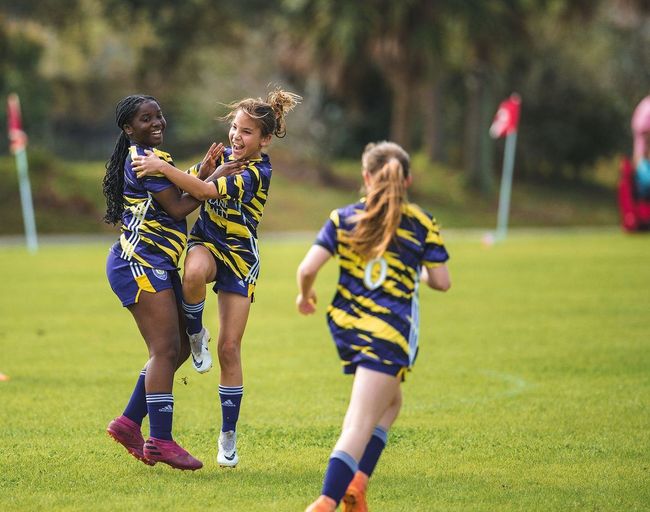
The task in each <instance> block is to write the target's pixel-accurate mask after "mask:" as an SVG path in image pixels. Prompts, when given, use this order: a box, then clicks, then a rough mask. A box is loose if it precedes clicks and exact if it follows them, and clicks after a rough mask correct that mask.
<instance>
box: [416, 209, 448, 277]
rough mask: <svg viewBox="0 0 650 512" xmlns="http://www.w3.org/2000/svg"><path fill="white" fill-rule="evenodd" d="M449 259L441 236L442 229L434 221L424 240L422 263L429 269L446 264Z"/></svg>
mask: <svg viewBox="0 0 650 512" xmlns="http://www.w3.org/2000/svg"><path fill="white" fill-rule="evenodd" d="M448 259H449V254H448V253H447V249H446V248H445V244H444V242H443V241H442V237H441V236H440V228H439V227H438V224H436V221H435V220H433V221H432V222H431V224H430V225H429V227H428V230H427V234H426V238H425V240H424V254H423V256H422V263H423V264H424V265H425V266H427V267H436V266H438V265H441V264H443V263H445V262H446V261H447V260H448Z"/></svg>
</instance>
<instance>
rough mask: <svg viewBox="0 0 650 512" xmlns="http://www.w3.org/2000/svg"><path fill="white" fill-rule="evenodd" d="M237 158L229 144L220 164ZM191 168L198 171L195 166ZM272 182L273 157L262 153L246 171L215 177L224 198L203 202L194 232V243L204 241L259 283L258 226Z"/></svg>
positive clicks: (240, 272) (239, 272) (242, 276)
mask: <svg viewBox="0 0 650 512" xmlns="http://www.w3.org/2000/svg"><path fill="white" fill-rule="evenodd" d="M231 160H233V157H232V149H231V148H230V147H227V148H226V150H225V151H224V154H223V155H222V156H221V159H220V161H219V165H220V164H222V163H224V162H225V161H231ZM190 172H196V166H195V168H193V169H191V170H190ZM270 184H271V161H270V160H269V157H268V155H266V154H264V153H262V157H261V158H259V159H255V160H251V161H250V163H249V165H248V167H247V168H246V169H245V170H244V172H243V173H242V174H237V175H233V176H227V177H221V178H218V179H217V180H216V181H215V185H216V187H217V190H218V192H219V194H221V195H223V196H225V197H224V198H223V199H210V200H208V201H205V202H204V203H203V204H202V205H201V211H200V213H199V218H198V219H197V221H196V223H195V224H194V227H193V228H192V231H191V233H190V245H191V244H192V243H200V244H202V245H204V246H205V247H207V248H208V249H209V250H210V252H211V253H212V254H213V255H214V256H215V258H217V260H219V261H220V262H222V263H223V264H225V265H226V266H227V267H228V268H229V269H230V270H231V271H232V272H233V273H234V274H235V275H236V276H237V277H238V278H239V279H241V280H242V281H244V282H246V283H249V284H255V282H256V280H257V277H258V275H259V265H260V263H259V251H258V248H257V226H258V224H259V222H260V220H261V219H262V214H263V212H264V205H265V204H266V200H267V198H268V193H269V186H270Z"/></svg>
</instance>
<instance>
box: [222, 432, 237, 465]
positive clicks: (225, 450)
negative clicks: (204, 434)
mask: <svg viewBox="0 0 650 512" xmlns="http://www.w3.org/2000/svg"><path fill="white" fill-rule="evenodd" d="M217 444H218V446H219V453H217V464H219V465H220V466H222V467H226V468H234V467H235V466H236V465H237V463H238V462H239V456H238V455H237V432H235V431H234V430H229V431H228V432H221V433H220V434H219V441H218V442H217Z"/></svg>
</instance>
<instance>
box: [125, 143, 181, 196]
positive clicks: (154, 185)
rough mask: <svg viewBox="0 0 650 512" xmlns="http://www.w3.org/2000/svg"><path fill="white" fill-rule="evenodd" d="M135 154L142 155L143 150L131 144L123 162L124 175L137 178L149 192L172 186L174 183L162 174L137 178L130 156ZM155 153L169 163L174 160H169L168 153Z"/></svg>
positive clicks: (172, 163) (160, 190)
mask: <svg viewBox="0 0 650 512" xmlns="http://www.w3.org/2000/svg"><path fill="white" fill-rule="evenodd" d="M134 154H136V155H144V154H145V153H144V150H143V149H142V148H140V147H138V146H131V148H130V151H129V157H128V158H127V159H126V161H125V163H124V170H125V176H126V177H129V176H130V177H131V179H137V181H138V182H139V183H140V184H141V186H142V188H144V189H145V190H146V191H147V192H151V193H154V194H155V193H156V192H162V191H163V190H165V189H168V188H169V187H171V186H173V185H174V184H173V183H172V182H171V181H169V180H168V179H167V178H166V177H165V176H164V175H162V174H158V175H156V176H145V177H144V178H137V177H136V173H135V171H134V170H133V160H132V157H133V156H134ZM156 154H157V155H158V156H159V157H160V158H163V159H164V160H165V161H167V162H169V163H170V164H171V165H174V162H173V161H172V160H171V157H170V156H169V154H168V153H163V152H162V151H160V152H157V151H156Z"/></svg>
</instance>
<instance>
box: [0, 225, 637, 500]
mask: <svg viewBox="0 0 650 512" xmlns="http://www.w3.org/2000/svg"><path fill="white" fill-rule="evenodd" d="M443 234H444V235H445V236H446V243H447V246H448V248H449V250H450V253H451V255H452V260H451V262H450V268H451V272H452V279H453V282H454V284H453V286H452V289H451V290H450V291H449V292H448V293H447V294H444V295H443V294H438V293H435V292H431V291H429V290H422V292H421V308H422V320H421V331H420V336H421V337H420V347H421V349H420V354H419V357H418V361H417V363H416V365H415V368H414V371H413V372H412V373H411V374H409V375H408V377H407V380H406V382H405V383H404V384H403V393H404V405H403V409H402V413H401V415H400V417H399V418H398V421H397V423H396V424H395V426H394V428H393V429H392V430H391V432H390V434H389V443H388V446H387V448H386V450H385V451H384V454H383V456H382V459H381V460H380V463H379V465H378V467H377V470H376V472H375V474H374V476H373V478H372V482H371V485H370V491H369V504H370V507H371V510H372V509H374V510H380V511H383V512H397V511H403V510H404V509H405V507H407V508H408V510H412V511H422V512H425V511H426V512H433V511H445V512H447V511H459V512H460V511H468V510H471V511H485V512H488V511H495V510H499V511H505V512H509V511H513V512H514V511H521V510H527V511H540V512H541V511H544V512H547V511H563V512H564V511H567V510H570V511H584V510H611V511H628V510H644V509H645V508H646V506H647V503H648V502H650V491H649V489H650V485H649V484H650V476H649V474H648V467H647V453H648V451H649V450H650V439H649V438H648V436H647V434H646V426H647V424H648V421H649V420H650V417H649V413H648V411H650V383H649V381H648V377H647V368H648V365H650V346H649V340H648V336H647V283H648V282H649V281H650V267H648V265H642V264H640V262H642V261H644V259H645V258H646V256H647V240H646V239H645V238H643V237H639V236H626V235H624V234H622V233H619V232H615V231H610V230H605V231H603V230H599V231H597V232H596V231H591V232H584V231H575V230H568V231H566V230H562V231H556V232H551V231H530V232H528V233H526V232H521V233H519V234H516V233H513V234H511V236H510V237H509V239H508V241H507V242H506V243H504V244H502V245H497V246H494V247H491V248H485V247H481V245H480V244H479V242H478V240H476V238H475V237H474V236H468V235H464V234H462V233H458V232H453V231H450V232H449V231H448V232H445V233H443ZM110 243H111V240H106V242H105V243H102V244H92V245H44V246H42V248H41V250H40V252H39V253H38V254H36V255H33V256H30V255H27V254H26V252H25V251H24V249H23V248H21V247H7V246H4V247H0V267H1V268H3V269H8V270H9V271H8V272H5V273H4V274H3V293H2V294H1V295H0V311H2V314H1V315H0V353H1V354H3V357H2V359H1V360H0V372H2V373H4V374H7V375H9V376H10V377H11V380H9V381H8V382H0V402H1V403H2V407H3V414H2V415H0V427H1V428H0V444H1V445H2V447H3V449H2V456H0V472H1V473H2V475H3V476H2V478H1V479H0V508H1V509H2V510H5V511H7V512H16V511H27V510H53V511H59V510H65V511H73V510H75V511H77V510H79V511H80V510H94V511H97V512H102V511H113V510H116V509H123V510H145V509H151V508H152V506H153V505H152V504H155V507H154V508H155V509H156V510H160V511H175V510H188V511H193V510H206V509H210V510H229V511H233V512H237V511H242V512H243V511H246V512H250V511H287V510H303V509H304V507H305V506H306V505H307V504H308V503H309V502H310V501H311V500H312V499H313V498H315V497H316V495H317V494H318V493H319V491H320V486H321V482H322V476H323V472H324V470H325V465H326V462H327V458H328V455H329V453H330V452H331V450H332V447H333V445H334V442H335V440H336V437H337V435H338V432H339V429H340V425H341V421H342V419H343V414H344V411H345V408H346V405H347V401H348V398H349V389H350V379H349V377H345V376H343V375H341V372H340V367H339V364H338V360H337V358H336V354H335V349H334V347H333V345H332V342H331V340H330V338H329V334H328V332H327V328H326V325H325V322H324V321H323V312H324V307H325V305H326V304H327V302H328V301H329V299H330V297H331V296H332V294H333V292H334V280H335V278H336V268H335V266H334V265H333V264H332V263H330V264H328V265H327V266H326V267H325V268H324V270H323V274H322V275H321V276H319V279H318V281H317V285H316V286H317V291H318V293H319V299H320V301H319V311H318V312H317V314H316V315H315V316H313V317H300V316H298V315H297V313H296V312H295V305H294V296H295V293H296V289H295V274H294V272H295V268H296V266H297V264H298V262H299V261H300V258H301V257H302V255H303V254H304V252H305V251H306V250H307V248H308V247H309V245H310V243H311V237H309V238H305V239H300V240H294V241H281V240H272V239H271V238H270V237H267V238H262V240H261V245H260V250H261V254H262V260H263V266H262V275H261V280H260V283H259V286H258V289H257V292H256V302H255V304H254V305H253V310H252V312H251V318H250V320H249V322H248V327H247V332H246V335H245V338H244V343H243V351H244V353H243V360H244V367H245V372H246V384H245V385H246V394H245V398H244V401H243V407H242V414H241V417H240V423H239V440H240V446H239V448H240V456H241V462H240V465H239V467H238V468H237V469H235V470H223V469H220V468H218V467H217V464H216V460H215V459H216V436H217V433H218V428H219V424H218V419H217V418H218V412H217V411H218V405H217V394H216V388H217V384H218V371H217V370H212V372H210V373H208V374H206V375H198V374H196V373H195V372H194V371H193V370H192V369H191V367H190V366H189V365H188V364H186V365H185V366H183V367H182V368H181V369H180V370H179V372H178V374H177V378H176V381H175V386H174V394H175V410H176V414H175V418H174V431H175V436H176V438H177V439H178V441H179V442H180V443H181V444H183V445H184V446H185V447H187V448H188V449H189V450H190V452H191V453H193V454H194V455H196V456H198V457H199V458H201V459H202V460H203V462H204V463H205V467H204V468H203V469H202V470H200V471H198V472H195V473H189V472H187V473H185V472H179V471H173V470H171V469H170V468H169V467H166V466H162V465H157V466H155V467H147V466H145V465H143V464H141V463H140V462H138V461H136V460H135V459H133V458H132V457H130V456H129V455H128V454H127V453H126V451H125V450H124V449H123V448H122V447H121V446H119V445H117V444H115V443H114V442H113V441H112V440H110V439H109V438H108V437H107V436H106V434H105V433H104V429H105V427H106V425H107V424H108V422H109V421H110V420H111V419H112V418H113V417H114V416H115V415H117V414H119V413H120V412H121V411H122V408H123V407H124V405H125V404H126V401H127V400H128V397H129V395H130V392H131V390H132V387H133V385H134V383H135V380H136V379H137V376H138V373H139V371H140V369H141V367H142V364H143V363H144V361H145V359H146V357H147V355H146V349H145V347H144V343H143V342H142V341H141V339H140V336H139V334H138V332H137V329H136V327H135V325H134V322H133V319H132V317H131V316H130V315H129V313H128V312H127V311H126V310H124V309H123V308H122V307H121V306H120V304H119V302H118V300H117V299H116V297H115V296H114V295H113V294H112V292H111V290H110V288H109V286H108V284H107V282H106V277H105V275H104V270H103V268H104V263H105V257H106V251H107V248H108V246H109V244H110ZM612 262H616V263H615V264H614V265H612V264H611V263H612ZM215 308H216V300H215V296H214V294H212V293H209V294H208V304H207V310H206V315H205V318H206V322H207V324H208V327H209V328H210V329H211V330H212V332H217V329H218V325H217V315H216V309H215ZM211 349H214V347H213V346H212V347H211ZM183 379H185V380H186V382H187V383H186V384H185V383H184V382H185V381H184V380H183ZM146 428H147V426H146V421H145V433H146ZM197 496H200V499H198V498H197Z"/></svg>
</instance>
